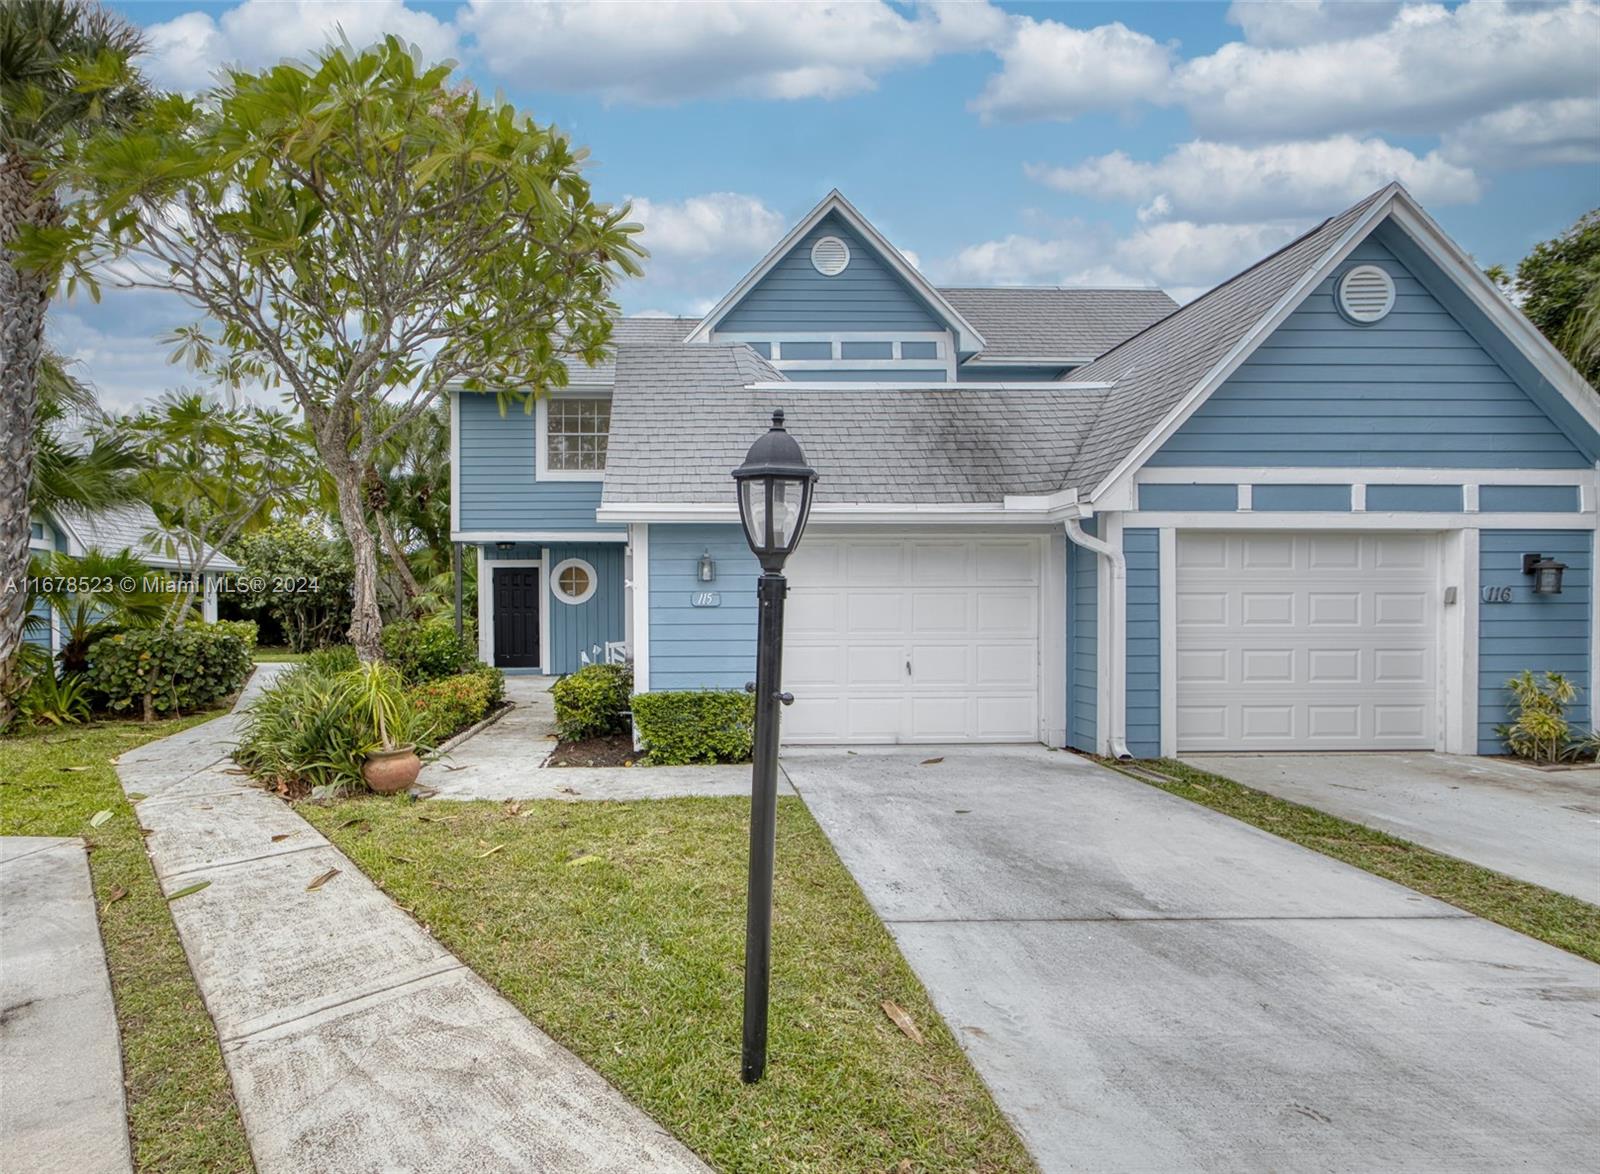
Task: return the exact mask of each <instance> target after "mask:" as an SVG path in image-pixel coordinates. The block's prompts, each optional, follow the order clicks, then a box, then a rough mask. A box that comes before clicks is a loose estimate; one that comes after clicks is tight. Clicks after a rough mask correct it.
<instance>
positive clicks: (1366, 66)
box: [1174, 0, 1600, 139]
mask: <svg viewBox="0 0 1600 1174" xmlns="http://www.w3.org/2000/svg"><path fill="white" fill-rule="evenodd" d="M1339 7H1344V6H1343V5H1341V6H1339ZM1597 43H1600V7H1597V6H1596V4H1595V3H1594V2H1593V0H1571V2H1569V3H1567V4H1563V5H1559V6H1558V5H1543V4H1539V5H1517V6H1512V5H1507V4H1501V3H1493V2H1488V0H1469V2H1468V3H1465V4H1462V5H1461V6H1460V7H1458V8H1454V9H1449V8H1445V7H1444V6H1442V5H1438V4H1412V5H1407V6H1406V7H1404V8H1402V9H1400V11H1399V12H1398V14H1397V15H1396V16H1395V18H1394V20H1393V22H1392V23H1391V24H1390V25H1389V26H1388V27H1387V28H1384V29H1382V30H1380V31H1376V32H1371V33H1368V34H1367V35H1364V36H1358V37H1353V38H1347V39H1343V40H1336V41H1325V42H1318V43H1313V44H1301V45H1292V46H1290V47H1276V46H1273V45H1259V44H1245V43H1243V42H1233V43H1230V44H1227V45H1224V46H1223V47H1222V48H1220V49H1218V50H1217V51H1216V52H1215V53H1213V54H1211V55H1209V56H1206V57H1199V58H1195V59H1194V60H1191V61H1189V62H1187V63H1185V64H1184V65H1183V66H1182V67H1181V68H1180V69H1179V70H1178V72H1177V75H1176V77H1175V80H1174V85H1175V89H1176V93H1177V96H1178V98H1179V99H1180V100H1181V101H1182V102H1183V104H1184V105H1185V106H1186V107H1187V109H1188V111H1189V115H1190V118H1191V119H1192V121H1193V122H1194V125H1195V126H1196V128H1197V129H1198V130H1199V131H1200V132H1201V133H1202V134H1203V135H1205V136H1206V137H1208V138H1253V137H1256V138H1282V137H1288V138H1296V139H1303V138H1312V137H1320V136H1322V135H1325V134H1332V133H1339V132H1344V133H1356V134H1360V133H1366V132H1370V131H1378V130H1383V131H1389V132H1416V133H1422V134H1437V133H1439V132H1440V131H1442V130H1448V129H1449V128H1450V127H1452V126H1454V125H1457V124H1459V123H1461V122H1463V121H1465V120H1467V119H1470V118H1474V117H1477V116H1480V115H1484V114H1488V113H1491V112H1493V111H1496V110H1499V109H1502V108H1504V107H1506V106H1508V105H1511V104H1514V103H1518V102H1524V101H1531V100H1535V99H1551V98H1563V97H1578V96H1588V95H1591V94H1592V93H1593V90H1594V84H1595V66H1594V60H1595V57H1594V54H1595V46H1596V44H1597Z"/></svg>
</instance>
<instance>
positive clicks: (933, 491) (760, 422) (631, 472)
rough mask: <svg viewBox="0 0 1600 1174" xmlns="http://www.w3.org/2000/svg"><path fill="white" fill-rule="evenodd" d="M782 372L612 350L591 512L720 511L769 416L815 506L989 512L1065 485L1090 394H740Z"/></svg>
mask: <svg viewBox="0 0 1600 1174" xmlns="http://www.w3.org/2000/svg"><path fill="white" fill-rule="evenodd" d="M782 378H783V377H782V376H781V375H780V374H779V373H778V372H777V371H776V370H775V369H773V368H772V367H770V366H768V365H767V364H766V363H765V362H763V361H762V360H761V359H760V358H759V357H758V356H756V355H755V354H754V352H752V351H751V350H750V349H749V348H748V347H744V346H715V345H713V346H703V345H686V346H669V347H664V346H638V347H624V348H622V349H621V350H620V351H619V353H618V358H617V383H616V388H615V391H614V392H613V394H612V400H611V440H610V447H609V451H608V453H607V457H606V477H605V491H604V497H603V499H602V500H603V504H604V505H620V504H633V503H638V502H652V503H654V502H663V503H696V504H702V503H704V504H714V505H731V504H732V502H733V481H732V478H731V477H730V473H731V472H732V470H733V469H734V467H735V466H737V465H738V464H739V463H740V462H741V461H743V460H744V456H745V452H746V451H747V450H748V449H749V447H750V444H751V442H752V441H754V440H755V438H756V437H758V436H760V435H761V433H762V432H763V431H765V429H766V428H767V427H768V425H769V423H770V417H771V414H772V411H773V409H774V408H780V407H781V408H782V409H783V410H784V412H785V413H786V414H787V416H788V422H789V423H790V425H791V426H792V427H793V428H794V429H795V431H796V432H797V433H798V434H799V435H800V436H801V437H802V439H803V443H804V446H805V452H806V458H807V459H808V460H809V461H810V462H811V463H812V465H813V466H814V467H815V468H816V469H817V471H818V473H819V474H820V475H821V479H820V480H819V482H818V484H817V501H818V503H821V504H828V503H841V504H843V503H850V504H855V503H861V504H885V503H897V504H909V503H930V504H932V503H973V502H983V503H992V502H999V501H1000V500H1001V499H1002V498H1004V497H1005V496H1006V495H1008V494H1013V495H1030V494H1044V493H1050V492H1052V491H1054V490H1055V489H1056V488H1058V487H1059V486H1060V485H1061V484H1062V482H1063V481H1064V480H1065V479H1066V475H1067V472H1068V468H1067V462H1068V456H1069V454H1070V452H1071V451H1072V445H1071V443H1070V438H1072V437H1076V436H1079V435H1081V434H1082V433H1083V432H1084V431H1085V430H1086V428H1087V427H1088V424H1089V422H1090V420H1091V419H1092V418H1093V416H1094V413H1095V410H1096V408H1097V407H1098V406H1099V398H1100V395H1101V394H1102V392H1101V391H1099V390H1096V389H1093V388H1088V387H1085V388H1081V389H1074V388H1069V387H1065V386H1064V385H1062V384H1060V383H1041V384H1039V385H1037V387H1036V388H1014V387H1011V388H1005V389H1000V388H994V389H983V390H980V389H974V388H962V389H956V388H948V387H947V388H911V389H900V388H892V387H878V388H871V389H863V388H861V387H859V386H854V387H848V388H844V389H841V390H833V389H829V388H825V387H819V386H816V385H808V386H805V387H793V388H782V389H778V388H772V387H767V388H751V387H749V386H748V385H749V384H751V383H771V382H778V381H781V380H782Z"/></svg>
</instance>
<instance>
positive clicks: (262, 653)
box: [250, 644, 307, 664]
mask: <svg viewBox="0 0 1600 1174" xmlns="http://www.w3.org/2000/svg"><path fill="white" fill-rule="evenodd" d="M306 655H307V654H306V653H304V652H291V651H290V650H289V649H288V648H285V647H282V646H279V645H271V644H258V645H256V650H255V651H254V652H253V653H251V654H250V659H251V660H253V661H255V662H256V663H257V664H299V663H300V662H301V661H303V660H304V659H305V658H306Z"/></svg>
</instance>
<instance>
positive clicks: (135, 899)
mask: <svg viewBox="0 0 1600 1174" xmlns="http://www.w3.org/2000/svg"><path fill="white" fill-rule="evenodd" d="M215 716H216V715H215V714H205V715H200V716H197V717H189V718H180V719H176V720H172V721H162V722H155V723H153V724H151V725H149V726H144V725H139V724H135V723H131V722H106V723H98V724H95V725H91V726H83V727H69V728H65V729H58V730H50V731H48V732H33V733H27V734H22V735H17V736H10V737H5V738H0V835H8V836H81V837H83V838H84V840H85V841H86V842H87V843H88V845H89V870H90V873H91V875H92V877H93V881H94V892H95V901H96V904H97V905H98V906H99V912H100V936H101V939H102V941H103V942H104V943H105V950H106V962H107V966H108V969H109V970H110V972H111V991H112V996H113V998H114V999H115V1001H116V1009H117V1026H118V1028H119V1029H120V1030H121V1033H122V1066H123V1081H124V1084H125V1086H126V1089H127V1101H128V1127H129V1132H130V1135H131V1137H132V1139H133V1156H134V1164H135V1166H136V1167H137V1168H138V1169H139V1170H140V1171H184V1172H185V1174H187V1172H189V1171H236V1170H251V1169H253V1168H254V1167H253V1165H252V1163H251V1160H250V1148H249V1145H248V1144H247V1142H246V1141H245V1134H244V1126H243V1125H242V1124H241V1123H240V1120H239V1111H238V1108H237V1107H236V1106H235V1104H234V1101H233V1088H232V1085H231V1084H230V1083H229V1081H228V1074H227V1071H226V1070H225V1069H224V1068H223V1066H222V1052H221V1050H220V1048H219V1047H218V1045H217V1035H216V1028H215V1026H214V1025H213V1024H212V1022H211V1016H210V1015H208V1014H207V1013H206V1009H205V1004H204V1003H202V1002H201V999H200V991H199V989H198V988H197V987H196V986H195V982H194V975H193V974H192V973H191V972H190V970H189V960H188V958H187V957H186V956H185V955H184V952H183V946H182V944H181V943H180V942H179V941H178V932H177V930H176V929H175V928H174V927H173V924H172V916H171V914H170V913H169V912H168V910H167V903H166V901H165V900H163V898H162V896H161V890H160V887H159V886H158V885H157V883H156V878H155V873H154V871H153V870H152V869H151V867H150V858H149V857H148V856H147V855H145V850H144V839H143V837H142V836H141V835H140V833H139V821H138V818H137V816H136V815H135V813H134V807H133V805H132V804H130V803H129V801H128V799H127V797H126V796H125V795H124V793H123V790H122V786H121V784H120V783H119V782H118V781H117V772H116V768H115V767H114V766H113V765H112V760H113V759H114V758H116V757H117V755H119V754H122V753H123V752H124V751H127V750H131V749H133V748H134V747H135V746H140V745H143V744H144V743H146V742H149V741H151V740H152V739H154V738H164V737H166V736H167V735H169V734H175V733H177V732H178V731H179V730H184V729H187V728H188V727H190V726H193V725H197V724H199V723H200V722H202V721H206V720H209V719H210V718H212V717H215ZM102 811H109V812H110V813H111V817H110V818H109V819H106V820H103V821H102V822H101V823H100V824H99V825H98V826H91V821H92V820H93V819H94V818H95V817H96V815H97V814H98V813H99V812H102Z"/></svg>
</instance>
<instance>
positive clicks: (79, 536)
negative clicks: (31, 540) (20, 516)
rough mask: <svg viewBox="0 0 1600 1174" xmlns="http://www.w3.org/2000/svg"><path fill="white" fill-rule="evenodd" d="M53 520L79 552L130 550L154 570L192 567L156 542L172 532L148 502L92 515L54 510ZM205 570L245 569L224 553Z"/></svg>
mask: <svg viewBox="0 0 1600 1174" xmlns="http://www.w3.org/2000/svg"><path fill="white" fill-rule="evenodd" d="M52 517H53V518H54V519H55V521H57V522H59V523H60V524H61V526H62V528H63V529H65V530H66V531H67V534H68V536H69V537H71V538H72V539H73V540H74V541H75V543H76V545H77V547H78V549H79V550H86V549H90V548H93V549H98V550H101V551H104V552H106V553H108V554H113V553H115V552H117V551H119V550H123V549H127V550H131V551H132V552H133V553H134V555H136V556H137V557H138V558H140V559H141V560H143V561H144V562H146V563H148V564H149V565H150V566H153V567H164V568H168V569H172V570H183V569H184V568H186V567H187V566H188V562H187V560H186V559H185V558H184V557H183V554H182V551H181V550H180V551H177V552H170V551H167V550H164V549H163V548H162V544H161V542H160V541H159V539H155V540H153V539H152V537H151V536H152V534H153V533H155V534H165V533H167V532H168V528H167V527H165V526H163V525H162V524H161V522H160V520H159V519H157V517H156V515H155V511H154V510H152V509H151V508H150V506H149V505H148V504H146V503H145V502H142V501H136V502H129V503H127V504H125V505H117V506H110V507H108V508H106V509H103V510H92V511H84V510H77V509H70V508H66V507H62V508H60V509H57V510H53V511H52ZM205 569H206V570H207V571H216V572H223V571H238V570H241V569H242V568H241V567H240V566H239V564H238V563H236V562H234V561H233V559H231V558H229V557H228V556H227V555H225V554H223V553H222V552H221V551H213V552H211V557H210V558H209V559H207V560H206V561H205Z"/></svg>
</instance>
